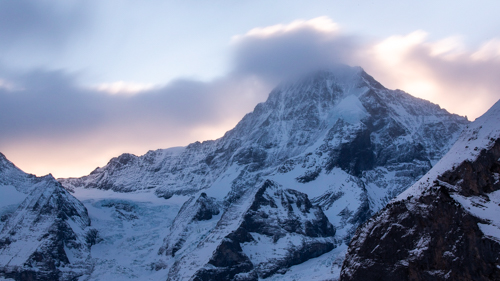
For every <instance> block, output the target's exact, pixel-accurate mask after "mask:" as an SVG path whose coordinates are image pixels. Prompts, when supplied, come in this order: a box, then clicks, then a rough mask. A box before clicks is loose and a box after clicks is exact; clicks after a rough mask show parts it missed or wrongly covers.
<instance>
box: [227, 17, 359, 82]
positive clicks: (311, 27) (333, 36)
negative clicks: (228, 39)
mask: <svg viewBox="0 0 500 281" xmlns="http://www.w3.org/2000/svg"><path fill="white" fill-rule="evenodd" d="M232 44H233V47H234V54H233V64H234V72H235V73H238V74H242V75H249V74H253V75H258V76H259V77H262V78H263V79H266V80H268V81H273V82H274V83H276V82H278V81H281V80H283V79H290V77H294V76H297V75H301V74H303V73H306V72H310V71H314V70H317V69H318V68H326V67H329V66H331V65H333V64H336V63H345V62H346V61H350V60H352V56H353V55H355V53H356V52H355V51H354V49H356V48H357V46H358V43H357V40H356V38H355V37H354V36H348V35H344V34H342V33H341V32H340V29H339V27H338V25H337V24H336V23H334V22H333V21H332V20H331V19H329V18H326V17H320V18H315V19H312V20H308V21H306V20H298V21H294V22H292V23H290V24H287V25H283V24H280V25H275V26H270V27H264V28H255V29H252V30H250V31H249V32H247V33H246V34H244V35H239V36H235V37H234V38H233V40H232Z"/></svg>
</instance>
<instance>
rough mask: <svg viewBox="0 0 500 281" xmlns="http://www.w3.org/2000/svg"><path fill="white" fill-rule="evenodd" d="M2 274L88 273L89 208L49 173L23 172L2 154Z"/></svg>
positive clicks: (66, 276) (59, 276)
mask: <svg viewBox="0 0 500 281" xmlns="http://www.w3.org/2000/svg"><path fill="white" fill-rule="evenodd" d="M0 192H1V193H2V199H1V205H0V212H1V214H0V215H1V221H2V223H1V225H0V227H2V229H1V231H0V276H3V277H8V278H13V279H16V280H73V279H74V278H76V277H79V276H82V275H84V274H86V273H89V272H90V271H91V266H90V262H89V261H90V260H89V259H90V247H91V245H92V244H93V243H94V242H95V241H94V239H95V237H96V231H95V230H94V229H92V228H90V219H89V217H88V214H87V209H86V208H85V207H84V206H83V204H82V203H80V201H78V200H77V199H76V198H75V197H73V196H72V195H71V194H69V193H68V191H66V189H64V188H63V187H62V185H61V184H60V183H59V182H58V181H56V180H55V179H54V178H53V177H52V176H51V175H47V176H44V177H35V176H34V175H29V174H25V173H24V172H22V171H21V170H19V169H18V168H17V167H15V166H14V165H13V164H12V163H11V162H9V161H8V160H7V159H6V158H5V156H4V155H3V154H0Z"/></svg>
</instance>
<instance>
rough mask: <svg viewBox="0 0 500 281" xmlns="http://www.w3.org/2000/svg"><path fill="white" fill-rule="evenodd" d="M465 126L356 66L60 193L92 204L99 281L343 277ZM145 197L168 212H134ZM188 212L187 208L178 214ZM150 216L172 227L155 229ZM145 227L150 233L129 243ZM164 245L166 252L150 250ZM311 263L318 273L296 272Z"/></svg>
mask: <svg viewBox="0 0 500 281" xmlns="http://www.w3.org/2000/svg"><path fill="white" fill-rule="evenodd" d="M467 123H468V121H467V120H466V119H465V118H463V117H460V116H457V115H453V114H450V113H448V112H447V111H446V110H444V109H441V108H440V107H439V106H438V105H435V104H432V103H430V102H428V101H425V100H422V99H418V98H415V97H412V96H410V95H409V94H407V93H405V92H403V91H400V90H389V89H386V88H385V87H383V86H382V85H381V84H380V83H378V82H377V81H375V80H374V79H373V78H372V77H371V76H370V75H368V74H367V73H366V72H365V71H364V70H363V69H361V68H359V67H348V66H337V67H335V68H332V69H329V70H322V71H317V72H314V73H310V74H308V75H306V76H304V77H303V78H301V79H299V80H296V81H291V82H287V83H283V84H281V85H280V86H278V87H277V88H276V89H274V90H273V91H272V92H271V93H270V95H269V98H268V99H267V101H266V102H263V103H260V104H258V105H257V106H256V107H255V109H254V111H253V112H251V113H249V114H247V115H246V116H245V117H244V118H243V119H242V120H241V121H240V122H239V123H238V124H237V125H236V127H235V128H234V129H232V130H230V131H228V132H227V133H226V134H225V135H224V136H223V137H221V138H219V139H217V140H214V141H205V142H202V143H200V142H196V143H192V144H190V145H188V146H186V147H180V148H170V149H159V150H155V151H149V152H148V153H146V154H145V155H143V156H135V155H132V154H122V155H120V156H119V157H116V158H113V159H111V160H110V161H109V163H108V164H107V165H106V166H104V167H102V168H97V169H96V170H94V171H93V172H92V173H91V174H90V175H88V176H85V177H82V178H71V179H60V182H61V183H62V184H63V186H64V187H65V188H67V189H68V190H70V191H74V194H75V196H77V197H78V196H82V194H84V193H85V194H87V195H85V196H86V197H85V198H86V201H84V204H85V206H86V207H87V208H88V209H89V210H93V212H95V213H93V214H94V215H92V214H91V220H92V221H95V222H96V224H95V225H96V226H95V227H96V228H97V229H98V231H99V233H100V235H101V236H102V237H103V238H102V239H103V240H104V241H106V243H104V242H101V243H98V244H97V245H95V246H94V247H95V248H96V249H100V250H99V251H100V252H99V251H96V252H95V253H102V255H103V256H100V257H95V258H97V259H102V262H97V263H96V267H95V268H94V272H93V273H92V275H91V277H90V279H92V278H100V277H98V276H102V275H106V274H109V272H111V269H110V268H112V269H114V271H113V272H116V274H125V273H124V272H127V271H123V270H122V268H123V267H125V268H127V270H129V271H130V272H131V273H130V274H131V275H130V276H134V274H136V273H135V272H137V271H136V270H145V269H144V268H154V270H155V273H148V274H153V275H154V276H163V277H162V278H164V277H166V276H168V279H169V280H184V279H190V278H195V279H196V278H199V279H201V280H216V279H221V278H222V279H235V280H236V279H237V280H257V279H258V278H284V279H287V278H288V279H290V278H299V279H300V278H312V277H313V276H314V274H319V273H321V274H322V275H324V274H326V276H335V275H337V276H338V274H339V271H340V265H341V261H342V252H343V251H344V250H345V249H346V248H347V243H348V242H349V241H350V239H351V237H352V235H353V234H354V231H355V229H356V228H357V226H358V225H360V224H361V223H363V222H364V221H366V220H367V219H368V218H369V217H370V216H371V215H372V214H374V213H375V212H377V211H378V210H380V209H381V208H382V207H384V206H385V204H386V203H387V202H389V200H391V199H392V198H394V197H395V196H397V195H398V194H400V193H401V192H402V191H404V190H405V189H407V188H408V187H409V186H411V185H412V184H413V183H415V182H416V181H417V180H418V179H419V178H420V177H421V176H422V175H424V174H425V173H426V172H427V171H428V170H429V169H431V167H432V166H433V165H434V164H435V163H436V162H437V161H438V160H439V159H440V158H441V157H442V156H443V155H444V154H445V153H446V152H447V151H448V149H449V148H450V147H451V145H453V143H454V142H455V140H456V139H457V137H458V135H459V133H460V132H461V130H462V128H463V127H464V126H465V125H466V124H467ZM92 190H93V191H94V192H93V193H92V192H90V191H92ZM97 193H99V194H101V195H99V196H101V197H94V198H93V199H92V198H91V199H89V198H90V197H89V196H90V195H88V194H97ZM102 194H108V195H107V196H115V198H129V199H127V200H129V201H127V200H124V199H120V200H118V199H113V200H114V201H113V200H111V199H110V198H107V199H106V198H103V196H104V195H102ZM118 194H121V195H118ZM126 194H131V195H132V196H128V197H127V196H126ZM144 194H150V195H151V194H154V195H156V196H157V197H156V199H155V200H163V201H161V202H162V203H161V204H160V203H157V202H156V201H155V202H156V203H155V204H160V205H161V206H169V207H168V208H169V210H170V211H168V212H167V211H165V208H167V207H165V208H163V207H155V206H157V205H148V204H144V203H142V202H139V201H133V199H130V198H133V196H143V195H144ZM93 196H94V195H93ZM95 196H97V195H95ZM144 196H145V195H144ZM158 197H159V198H158ZM80 198H83V197H80ZM183 198H184V199H183ZM181 199H182V200H184V201H185V203H184V206H182V207H180V208H178V209H176V207H175V208H174V207H173V206H174V205H172V204H174V203H173V202H179V200H180V201H182V200H181ZM82 200H83V199H82ZM130 200H132V201H133V202H132V203H131V201H130ZM111 201H112V202H111ZM184 201H182V202H184ZM174 210H176V211H175V213H173V212H174ZM177 211H178V212H177ZM98 212H103V213H106V214H113V215H111V216H103V215H100V213H98ZM154 212H163V213H155V214H157V215H158V216H159V217H164V218H165V220H164V221H161V222H157V221H154V219H153V213H154ZM110 220H112V221H113V223H112V225H113V227H115V228H114V229H115V230H113V231H116V232H112V231H111V230H109V227H108V226H109V225H110ZM125 221H126V223H125ZM153 221H154V222H155V223H153ZM139 222H141V225H142V226H141V227H142V229H141V234H139V233H138V232H137V233H138V234H137V235H138V236H137V239H136V238H135V237H133V238H132V237H130V235H131V234H130V233H136V231H138V230H137V228H132V226H134V225H137V223H139ZM149 222H151V224H148V223H149ZM159 224H160V225H164V224H165V225H167V224H168V225H169V226H168V227H166V228H161V229H159V228H158V225H159ZM127 227H129V228H127ZM142 231H144V233H147V232H148V231H149V232H151V233H155V235H149V236H147V237H146V236H144V235H143V232H142ZM156 235H158V236H160V237H162V238H163V239H157V238H155V240H154V241H153V240H149V239H153V238H154V237H156ZM117 237H128V238H127V241H129V243H128V244H127V243H124V244H118V243H122V242H118V241H121V240H120V239H118V238H117ZM139 237H141V238H139ZM117 239H118V240H117ZM132 241H133V242H132ZM140 241H144V242H143V243H144V244H140V243H141V242H140ZM114 243H116V247H112V246H113V245H115V244H114ZM106 247H108V248H106ZM126 247H131V248H130V249H129V250H127V251H126V252H123V253H133V252H138V253H139V252H140V253H143V252H144V253H143V254H135V255H134V260H133V265H125V264H119V263H117V262H115V261H114V258H113V257H111V256H110V254H109V251H119V250H122V249H123V250H124V251H125V250H126V249H127V248H126ZM132 247H134V248H132ZM93 249H94V248H93ZM103 249H109V251H104V250H103ZM259 249H265V251H267V252H266V253H267V254H263V253H262V252H259V251H260V250H259ZM146 252H147V253H148V254H146ZM151 252H153V253H158V254H157V255H156V256H154V257H153V256H151V255H150V254H149V253H151ZM117 253H118V252H117ZM312 258H318V259H319V260H321V261H322V262H320V263H316V264H314V265H312V266H307V268H306V270H299V269H300V268H301V266H303V264H304V263H307V262H308V261H309V260H310V259H312ZM332 262H333V263H334V266H333V267H332V266H331V265H332ZM141 272H142V271H141ZM315 272H316V273H315ZM277 273H279V274H277ZM141 274H146V273H144V272H142V273H141ZM282 274H284V275H282ZM124 278H125V277H124ZM332 278H333V277H332Z"/></svg>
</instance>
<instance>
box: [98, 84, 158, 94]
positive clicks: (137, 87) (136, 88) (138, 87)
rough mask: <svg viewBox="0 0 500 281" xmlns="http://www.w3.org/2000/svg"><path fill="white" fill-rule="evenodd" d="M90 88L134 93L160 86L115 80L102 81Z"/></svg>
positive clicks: (108, 91) (109, 92)
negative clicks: (110, 81) (109, 81)
mask: <svg viewBox="0 0 500 281" xmlns="http://www.w3.org/2000/svg"><path fill="white" fill-rule="evenodd" d="M91 88H93V89H95V90H97V91H99V92H105V93H108V94H112V95H134V94H138V93H141V92H146V91H150V90H153V89H158V88H160V86H158V85H154V84H143V83H136V82H125V81H117V82H113V83H102V84H99V85H96V86H94V87H91Z"/></svg>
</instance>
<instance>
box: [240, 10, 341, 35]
mask: <svg viewBox="0 0 500 281" xmlns="http://www.w3.org/2000/svg"><path fill="white" fill-rule="evenodd" d="M302 29H310V30H315V31H317V32H321V33H324V34H325V35H331V34H332V33H336V32H338V31H339V30H340V28H339V25H338V24H337V23H335V22H333V21H332V20H331V19H330V18H328V17H325V16H323V17H317V18H313V19H310V20H295V21H293V22H291V23H289V24H277V25H272V26H267V27H256V28H253V29H251V30H249V31H248V32H247V33H245V34H244V35H236V36H234V37H233V41H238V40H241V39H244V38H245V37H260V38H266V37H272V36H279V35H283V34H285V33H290V32H296V31H299V30H302Z"/></svg>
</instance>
